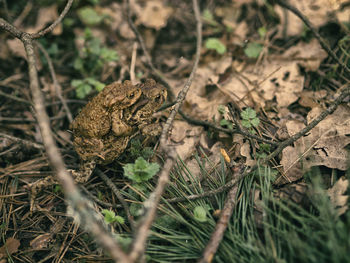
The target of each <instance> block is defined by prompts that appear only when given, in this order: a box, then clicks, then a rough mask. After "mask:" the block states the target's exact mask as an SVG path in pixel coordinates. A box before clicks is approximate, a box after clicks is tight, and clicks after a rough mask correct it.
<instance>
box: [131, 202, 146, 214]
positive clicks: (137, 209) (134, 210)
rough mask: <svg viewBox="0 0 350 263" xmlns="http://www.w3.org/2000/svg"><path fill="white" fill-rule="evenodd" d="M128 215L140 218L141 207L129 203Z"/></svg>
mask: <svg viewBox="0 0 350 263" xmlns="http://www.w3.org/2000/svg"><path fill="white" fill-rule="evenodd" d="M129 209H130V214H131V215H132V216H134V217H137V216H140V215H142V214H143V211H144V209H143V205H141V204H137V203H131V205H130V207H129Z"/></svg>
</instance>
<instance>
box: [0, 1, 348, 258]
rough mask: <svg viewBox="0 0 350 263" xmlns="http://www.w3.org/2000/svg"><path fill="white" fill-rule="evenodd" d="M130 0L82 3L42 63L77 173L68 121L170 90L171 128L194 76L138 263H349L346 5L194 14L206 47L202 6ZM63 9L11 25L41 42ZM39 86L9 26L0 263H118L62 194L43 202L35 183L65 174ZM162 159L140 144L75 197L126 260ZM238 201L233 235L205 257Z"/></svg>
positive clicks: (39, 55)
mask: <svg viewBox="0 0 350 263" xmlns="http://www.w3.org/2000/svg"><path fill="white" fill-rule="evenodd" d="M126 2H129V1H111V0H86V1H74V2H73V5H72V7H71V8H70V10H69V12H68V13H67V14H66V16H65V17H64V19H63V20H62V22H61V23H59V24H58V25H57V26H56V27H55V28H54V29H53V30H52V32H50V33H49V34H47V35H45V36H44V37H41V38H39V39H38V40H37V41H36V43H37V44H35V49H34V51H35V57H36V59H37V66H36V68H37V71H38V74H39V83H40V87H41V91H42V93H43V95H44V99H45V109H46V112H47V113H48V115H49V120H50V127H51V130H52V132H53V137H54V140H55V143H56V144H57V147H58V148H59V152H60V154H61V155H62V157H63V160H64V163H65V165H66V166H67V168H68V169H74V170H78V169H79V166H80V163H81V160H80V158H79V155H78V154H77V153H76V152H75V151H74V147H73V139H74V138H73V135H72V129H71V127H70V123H71V122H72V121H73V119H74V118H75V117H76V116H77V115H78V113H79V112H80V111H81V109H82V108H83V107H84V105H86V103H87V102H88V101H90V100H91V99H92V98H93V97H94V96H95V95H96V94H98V92H100V91H101V90H102V89H103V87H104V86H105V85H108V84H110V83H113V82H119V83H122V82H123V81H125V80H131V82H132V84H134V85H136V84H137V83H143V82H145V80H146V79H149V78H152V79H155V80H156V81H157V82H158V83H159V84H160V85H162V86H164V87H165V88H166V89H167V93H168V97H167V101H166V103H165V104H164V105H165V106H164V107H162V108H161V109H160V110H159V111H158V112H156V113H155V114H154V115H153V117H154V119H156V120H157V122H158V123H159V126H160V127H162V128H163V127H164V126H165V125H164V123H165V122H166V120H167V119H168V117H169V116H170V112H171V110H172V109H173V106H172V105H173V102H174V101H175V99H176V97H177V96H178V94H179V93H180V91H182V90H183V89H184V86H185V84H186V82H187V81H188V79H189V78H190V79H191V77H190V76H191V74H194V78H193V81H192V83H191V86H190V89H189V91H188V93H187V94H186V97H185V99H184V102H183V104H182V106H181V108H180V109H181V110H180V112H179V114H178V115H176V117H175V119H174V121H173V123H172V126H171V129H170V131H169V132H168V133H167V136H168V137H167V143H169V144H171V145H172V147H174V149H175V150H176V153H177V158H178V159H177V160H176V165H175V166H174V168H173V169H172V172H171V173H170V182H169V184H168V186H167V188H166V190H165V192H164V193H163V195H162V202H161V204H159V206H158V213H157V216H156V218H155V221H154V223H153V225H152V228H151V230H150V236H149V239H148V241H147V243H146V244H147V248H146V254H145V257H144V258H143V260H146V261H149V262H195V261H197V260H199V259H200V258H205V259H206V260H207V261H206V262H209V261H213V262H251V261H253V262H350V256H349V251H350V235H349V233H350V212H349V210H348V206H349V198H348V194H349V176H350V175H349V172H348V171H349V163H350V156H349V144H350V105H349V78H350V70H349V68H350V38H349V36H350V5H349V2H346V1H343V0H339V1H331V0H313V1H311V0H307V1H290V5H289V4H285V3H284V2H283V1H282V0H281V1H263V0H239V1H229V0H219V1H212V0H205V1H199V2H200V3H199V4H200V6H199V8H200V11H201V21H202V31H201V37H202V39H203V41H202V45H201V46H200V48H198V46H197V44H196V43H197V42H198V39H199V37H198V35H197V32H198V25H199V23H198V21H197V20H196V17H195V14H194V11H193V6H192V1H181V0H173V1H167V0H150V1H145V0H130V3H129V6H127V5H126V4H125V3H126ZM65 5H66V1H63V0H61V1H53V0H31V1H26V0H18V1H7V0H2V1H0V18H3V19H4V20H6V21H8V22H9V23H11V24H12V25H14V26H16V27H17V28H19V29H20V30H22V31H23V32H27V33H35V32H38V31H39V30H41V29H43V28H45V27H47V26H48V25H50V24H51V23H52V22H53V21H55V20H56V19H57V18H58V17H59V15H60V13H61V12H62V10H63V8H64V7H65ZM295 10H296V11H295ZM298 10H299V11H298ZM129 12H130V14H129V18H130V21H128V13H129ZM0 24H1V23H0ZM132 26H134V27H135V29H136V31H135V30H134V29H133V28H132ZM197 51H200V53H199V64H198V67H196V66H194V61H195V58H196V52H197ZM29 83H30V78H29V75H28V64H27V55H26V51H25V49H24V47H23V44H22V43H21V41H20V40H19V39H17V38H15V37H14V36H13V35H11V34H10V33H8V32H6V31H5V30H3V28H1V27H0V186H1V187H0V215H1V225H0V233H1V240H0V263H3V262H112V259H111V256H110V255H109V253H107V252H106V251H104V250H102V249H101V247H100V246H99V245H98V243H96V242H95V241H96V240H95V239H94V238H93V236H92V235H90V234H89V233H88V231H84V229H82V227H81V226H80V224H79V223H78V222H77V221H76V220H73V218H72V216H71V214H70V213H69V212H67V202H66V200H65V195H64V189H62V186H60V184H57V183H55V184H52V185H48V186H46V187H44V188H40V190H39V191H38V193H35V198H34V194H33V191H32V189H31V185H32V184H33V183H35V182H37V181H38V180H40V179H41V178H45V177H48V176H52V175H55V172H54V170H53V168H52V166H51V164H50V160H49V158H48V156H47V154H46V150H45V146H44V142H43V141H44V140H43V138H42V136H41V132H40V128H41V127H40V126H39V125H38V121H37V115H36V113H35V110H34V108H33V105H34V104H33V94H32V93H31V91H30V89H29ZM131 137H133V136H131ZM136 160H142V161H144V163H141V161H139V163H137V162H136ZM164 160H165V156H164V155H162V152H161V151H160V150H159V143H158V137H156V139H149V138H145V136H142V135H138V136H134V137H133V138H132V139H131V140H130V142H129V143H128V147H127V148H126V150H125V151H124V153H123V154H122V155H120V156H119V158H118V159H117V160H115V161H114V162H113V163H110V164H107V165H98V169H97V170H98V171H97V172H95V173H94V174H93V175H92V176H91V177H90V179H89V180H88V181H87V182H85V183H83V184H80V185H79V189H81V190H82V192H83V193H84V194H85V195H86V196H88V197H89V198H90V199H91V200H93V201H94V209H95V211H96V212H97V213H98V214H99V215H100V217H101V219H102V220H104V221H105V222H106V224H107V225H108V229H109V231H111V232H112V233H113V234H115V235H116V237H117V240H118V241H119V243H120V244H121V246H122V247H123V249H124V250H125V251H128V249H130V247H132V245H131V244H132V242H133V239H132V238H133V224H132V223H131V222H130V221H129V220H128V219H130V218H132V220H135V222H136V223H137V222H139V221H140V222H141V219H142V217H143V216H144V213H145V206H144V204H145V203H144V201H145V200H146V199H147V198H148V197H149V196H150V193H151V192H152V191H153V190H154V189H155V186H156V185H157V180H156V176H155V177H154V178H152V179H150V180H144V181H142V184H140V183H138V184H137V183H135V182H134V181H133V180H132V179H130V177H126V176H125V174H124V173H127V172H128V171H130V169H131V170H132V169H134V170H135V171H136V169H141V172H140V174H142V172H143V173H146V176H149V177H152V176H153V171H155V172H154V173H156V172H157V171H158V169H159V168H162V166H163V163H164ZM132 165H134V166H132ZM138 165H139V166H140V167H141V166H142V167H141V168H140V167H138ZM155 167H156V168H155ZM128 169H129V170H128ZM134 170H133V171H134ZM135 171H134V173H135V174H137V172H135ZM100 174H102V176H100ZM151 174H152V175H151ZM103 175H107V176H108V177H109V178H110V179H111V181H110V182H111V183H112V184H113V185H114V186H116V188H117V189H119V190H118V191H119V193H120V194H121V195H122V198H123V200H124V201H125V203H127V206H128V207H129V208H128V209H129V211H125V206H122V205H121V204H120V199H119V197H117V194H116V193H115V191H114V190H113V189H111V185H110V183H105V180H104V179H103ZM243 175H244V176H243ZM237 178H239V179H237ZM147 179H149V178H147ZM234 180H236V181H234ZM233 181H234V184H233V183H230V182H233ZM232 187H233V188H232ZM112 188H113V187H112ZM230 189H234V191H232V190H230ZM206 192H211V193H212V194H211V195H210V196H207V197H201V196H200V194H202V193H206ZM191 195H198V196H197V197H196V198H194V199H193V200H192V199H191V200H189V199H188V198H187V197H188V196H191ZM208 195H209V194H208ZM230 195H232V196H230ZM183 197H185V198H184V200H180V199H181V198H183ZM174 198H175V199H174ZM228 203H231V204H232V209H231V212H230V213H229V214H230V215H229V217H228V218H229V219H228V220H227V221H226V223H225V224H224V225H225V231H224V232H225V234H224V237H223V238H222V239H220V240H217V241H218V243H220V246H219V248H218V250H217V251H216V250H215V249H214V250H215V252H212V253H213V254H210V253H209V252H208V253H209V254H210V256H208V257H206V254H205V251H211V250H210V249H212V248H213V245H212V244H211V243H209V240H210V237H211V234H212V233H213V231H214V230H215V227H218V226H219V223H218V222H219V221H220V220H221V219H222V218H223V216H222V214H224V212H225V211H228V210H229V209H228V208H227V204H228ZM128 215H131V216H130V217H128ZM220 215H221V216H220ZM208 244H209V245H208ZM208 247H209V248H208ZM214 254H215V255H214ZM202 262H205V261H202Z"/></svg>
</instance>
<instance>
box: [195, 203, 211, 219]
mask: <svg viewBox="0 0 350 263" xmlns="http://www.w3.org/2000/svg"><path fill="white" fill-rule="evenodd" d="M193 216H194V219H195V220H197V221H198V222H206V221H207V220H208V219H207V211H205V209H204V207H202V206H196V207H195V209H194V210H193Z"/></svg>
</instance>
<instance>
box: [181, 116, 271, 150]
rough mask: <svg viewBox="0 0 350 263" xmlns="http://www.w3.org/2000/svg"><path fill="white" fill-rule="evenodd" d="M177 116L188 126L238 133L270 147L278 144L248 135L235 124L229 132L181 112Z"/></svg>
mask: <svg viewBox="0 0 350 263" xmlns="http://www.w3.org/2000/svg"><path fill="white" fill-rule="evenodd" d="M179 114H180V115H181V116H182V118H184V120H185V121H187V122H188V123H190V124H194V125H198V126H203V127H206V128H212V129H214V130H217V131H221V132H225V133H227V134H230V135H234V134H236V133H238V134H241V135H243V136H245V137H248V138H252V139H255V140H257V141H258V142H262V143H267V144H270V145H272V146H277V144H278V143H277V142H273V141H271V140H267V139H264V138H261V137H259V136H257V135H255V134H251V133H249V132H248V131H244V130H243V129H242V127H241V126H240V125H237V123H236V128H235V129H233V130H230V129H226V128H222V127H219V126H216V125H215V124H213V123H211V122H207V121H201V120H196V119H192V118H190V117H189V116H187V115H186V114H185V113H183V111H182V110H179Z"/></svg>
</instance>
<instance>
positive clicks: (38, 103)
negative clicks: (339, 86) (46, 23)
mask: <svg viewBox="0 0 350 263" xmlns="http://www.w3.org/2000/svg"><path fill="white" fill-rule="evenodd" d="M72 2H73V1H72V0H70V1H69V2H68V3H67V5H66V8H65V10H64V12H63V13H62V14H61V16H60V18H59V19H58V20H57V21H56V22H55V23H54V24H53V25H52V26H50V27H49V28H50V29H49V28H48V29H46V30H44V31H42V32H41V33H40V32H39V33H40V34H39V33H38V35H37V36H34V37H40V36H42V35H45V34H46V33H47V32H50V30H52V28H53V27H54V26H55V25H57V24H58V23H59V22H60V21H61V20H62V19H63V17H64V15H65V14H66V13H67V12H68V9H69V7H70V5H71V4H72ZM0 28H3V29H4V30H6V31H8V32H9V33H11V34H12V35H13V36H15V37H17V38H19V39H20V40H21V41H22V43H23V45H24V49H25V51H26V54H27V62H28V72H29V79H30V85H29V87H30V90H31V93H32V99H33V104H34V109H35V113H36V118H37V121H38V124H39V128H40V131H41V136H42V139H43V142H44V146H45V149H46V153H47V156H48V158H49V161H50V164H51V167H52V168H53V169H54V170H55V173H56V176H57V178H58V180H59V181H60V183H61V185H62V187H63V190H64V193H65V195H66V198H67V201H68V204H69V205H70V206H71V207H72V208H73V211H74V212H76V213H77V215H78V217H79V218H80V219H81V222H82V223H83V224H82V226H83V227H84V228H85V229H86V230H87V231H88V232H90V233H91V234H92V235H93V236H94V237H95V238H96V240H97V242H98V243H100V244H101V245H102V246H103V247H104V248H105V249H106V250H107V251H108V252H109V253H110V255H111V257H112V258H113V259H114V260H115V261H118V260H120V261H121V262H130V259H129V257H128V255H127V254H126V253H125V252H124V251H123V250H122V249H121V247H120V246H119V245H118V244H117V243H116V241H115V238H114V237H113V236H112V235H111V233H110V232H108V231H107V229H106V228H105V227H104V225H103V224H102V223H101V222H100V221H99V218H98V216H97V215H96V213H95V211H94V209H93V207H92V205H91V202H90V201H89V200H87V199H86V198H85V197H84V196H83V195H81V193H80V191H79V190H78V188H77V187H76V186H75V184H74V181H73V179H72V177H71V176H70V175H69V174H68V172H67V169H66V167H65V164H64V162H63V159H62V156H61V154H60V152H59V150H58V148H57V146H56V144H55V141H54V138H53V135H52V131H51V128H50V122H49V117H48V115H47V113H46V111H45V103H44V97H43V94H42V93H41V89H40V85H39V79H38V72H37V69H36V60H35V54H34V46H33V35H31V34H28V33H25V32H22V31H20V30H18V29H17V28H16V27H15V26H13V25H11V24H9V23H8V22H6V21H5V20H4V19H1V18H0Z"/></svg>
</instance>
